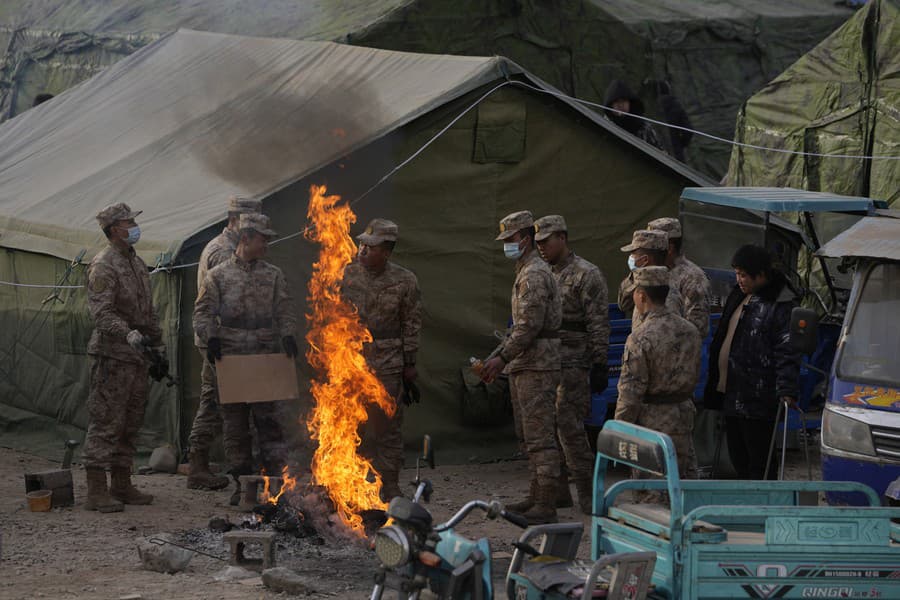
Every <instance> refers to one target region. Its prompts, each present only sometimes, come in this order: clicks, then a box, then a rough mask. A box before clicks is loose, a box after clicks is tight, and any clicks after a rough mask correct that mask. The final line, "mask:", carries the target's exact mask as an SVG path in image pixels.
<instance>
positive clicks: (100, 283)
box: [87, 245, 162, 363]
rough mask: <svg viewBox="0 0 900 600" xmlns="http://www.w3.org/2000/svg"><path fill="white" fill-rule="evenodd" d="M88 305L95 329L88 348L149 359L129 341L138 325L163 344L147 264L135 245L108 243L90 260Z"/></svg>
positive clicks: (126, 358)
mask: <svg viewBox="0 0 900 600" xmlns="http://www.w3.org/2000/svg"><path fill="white" fill-rule="evenodd" d="M87 281H88V309H89V310H90V312H91V317H92V318H93V320H94V332H93V333H92V334H91V339H90V341H89V342H88V348H87V352H88V354H90V355H92V356H107V357H109V358H115V359H117V360H122V361H125V362H132V363H140V362H145V361H146V360H147V359H146V358H145V357H144V356H143V355H141V354H140V353H138V352H136V351H135V350H133V349H132V348H131V346H129V345H128V341H127V340H126V339H125V338H126V337H127V336H128V332H129V331H131V330H132V329H137V330H138V331H140V332H141V333H143V334H144V335H145V336H147V337H149V338H150V343H151V344H153V345H159V344H162V331H161V330H160V328H159V319H158V318H157V316H156V312H155V311H154V310H153V298H152V295H151V291H150V276H149V274H148V272H147V265H146V264H144V261H143V260H141V258H140V257H139V256H138V255H137V254H135V252H134V249H133V248H128V249H126V250H124V251H123V250H119V249H118V248H116V247H114V246H112V245H109V246H107V247H106V248H104V249H103V250H101V251H100V252H99V253H98V254H97V256H95V257H94V260H92V261H91V264H90V266H89V267H88V270H87Z"/></svg>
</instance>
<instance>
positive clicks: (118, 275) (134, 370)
mask: <svg viewBox="0 0 900 600" xmlns="http://www.w3.org/2000/svg"><path fill="white" fill-rule="evenodd" d="M140 214H141V211H132V210H131V208H129V207H128V205H127V204H123V203H118V204H113V205H112V206H108V207H106V208H104V209H103V210H102V211H100V213H99V214H98V215H97V222H98V223H99V224H100V227H101V229H103V233H104V234H105V235H106V238H107V240H109V245H107V246H106V248H104V249H103V250H101V251H100V252H99V253H98V254H97V256H95V257H94V259H93V260H92V261H91V264H90V266H89V267H88V270H87V294H88V309H89V310H90V313H91V317H92V318H93V320H94V331H93V333H92V334H91V339H90V342H88V349H87V352H88V354H89V355H90V356H91V357H92V358H93V364H92V365H91V389H90V394H89V395H88V415H89V421H88V430H87V439H86V440H85V443H84V454H83V458H84V470H85V473H86V475H87V486H88V496H87V501H86V502H85V505H84V507H85V509H87V510H97V511H100V512H119V511H121V510H122V508H123V504H150V503H151V502H152V501H153V496H151V495H150V494H144V493H142V492H140V491H139V490H138V489H137V488H135V487H134V486H133V485H132V483H131V468H132V463H133V461H134V453H135V450H136V447H135V442H136V440H137V434H138V430H139V429H140V428H141V424H142V423H143V421H144V409H145V407H146V405H147V387H148V384H149V381H148V374H150V363H149V361H148V359H147V350H148V347H155V348H157V349H158V350H159V351H160V352H161V353H164V352H165V347H164V346H163V341H162V330H161V329H160V327H159V320H158V318H157V316H156V312H155V311H154V309H153V300H152V297H151V293H150V277H149V274H148V272H147V265H146V264H144V261H143V260H141V258H140V257H139V256H138V255H137V254H136V253H135V251H134V245H135V244H136V243H137V242H138V240H139V239H140V237H141V229H140V227H138V224H137V223H136V222H135V218H136V217H137V216H138V215H140ZM154 369H162V371H165V372H166V373H167V372H168V365H160V366H157V367H154ZM154 375H155V376H156V375H160V373H155V374H154ZM164 376H165V373H162V375H161V376H160V377H159V378H160V379H162V377H164ZM106 469H109V470H110V479H111V481H110V486H109V488H107V486H106Z"/></svg>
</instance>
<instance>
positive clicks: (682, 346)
mask: <svg viewBox="0 0 900 600" xmlns="http://www.w3.org/2000/svg"><path fill="white" fill-rule="evenodd" d="M634 284H635V288H634V292H633V294H634V306H635V311H637V312H638V313H640V314H641V315H642V316H643V319H642V321H641V324H640V325H638V326H637V327H634V328H632V330H631V334H630V335H629V336H628V339H627V340H625V350H624V352H623V353H622V373H621V374H620V375H619V389H618V392H619V399H618V401H617V402H616V419H617V420H619V421H627V422H628V423H634V424H636V425H641V426H643V427H647V428H649V429H654V430H656V431H659V432H660V433H665V434H666V435H668V436H669V437H670V438H672V444H673V445H674V446H675V453H676V455H677V459H678V474H679V476H681V477H682V478H685V479H693V478H695V477H696V474H697V460H696V455H695V453H694V441H693V431H694V415H695V414H696V409H695V408H694V400H693V392H694V386H695V385H696V384H697V378H698V377H699V376H700V345H701V342H700V334H699V333H698V332H697V328H696V327H694V326H693V325H692V324H691V323H689V322H688V321H687V320H685V319H683V318H682V317H680V316H679V315H677V314H675V313H673V312H672V311H671V310H670V309H669V308H668V307H667V306H666V295H667V294H668V292H669V289H670V288H669V270H668V269H667V268H666V267H661V266H660V267H656V266H654V267H643V268H639V269H637V270H635V271H634ZM640 475H641V476H643V475H645V473H641V474H640ZM660 500H661V498H660V494H659V493H657V492H649V493H642V494H640V495H639V497H638V501H639V502H657V501H660Z"/></svg>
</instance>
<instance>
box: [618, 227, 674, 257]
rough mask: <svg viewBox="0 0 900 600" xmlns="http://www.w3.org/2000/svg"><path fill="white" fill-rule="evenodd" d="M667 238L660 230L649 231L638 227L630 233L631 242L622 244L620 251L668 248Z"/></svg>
mask: <svg viewBox="0 0 900 600" xmlns="http://www.w3.org/2000/svg"><path fill="white" fill-rule="evenodd" d="M668 249H669V238H668V236H667V235H666V234H665V233H664V232H662V231H650V230H648V229H639V230H637V231H635V232H634V233H633V234H632V235H631V243H630V244H628V245H627V246H622V252H634V251H635V250H668Z"/></svg>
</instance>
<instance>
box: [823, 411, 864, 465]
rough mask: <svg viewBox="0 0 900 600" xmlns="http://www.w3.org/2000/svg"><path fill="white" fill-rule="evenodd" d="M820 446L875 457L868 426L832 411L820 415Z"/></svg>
mask: <svg viewBox="0 0 900 600" xmlns="http://www.w3.org/2000/svg"><path fill="white" fill-rule="evenodd" d="M822 444H824V445H825V446H828V447H829V448H834V449H835V450H843V451H844V452H854V453H856V454H865V455H867V456H875V447H874V445H873V444H872V435H871V433H870V432H869V426H868V425H866V424H865V423H863V422H862V421H857V420H856V419H851V418H850V417H845V416H844V415H841V414H838V413H836V412H834V411H832V410H827V409H826V410H825V413H824V414H823V415H822Z"/></svg>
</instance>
